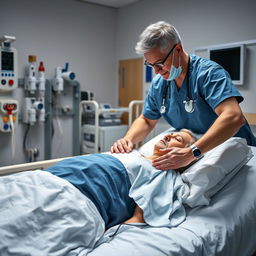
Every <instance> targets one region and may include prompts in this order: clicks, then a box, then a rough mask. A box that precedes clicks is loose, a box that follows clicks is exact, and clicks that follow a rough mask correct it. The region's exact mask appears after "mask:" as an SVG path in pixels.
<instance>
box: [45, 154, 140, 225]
mask: <svg viewBox="0 0 256 256" xmlns="http://www.w3.org/2000/svg"><path fill="white" fill-rule="evenodd" d="M46 171H48V172H50V173H52V174H54V175H56V176H58V177H60V178H63V179H65V180H67V181H69V182H70V183H71V184H73V185H74V186H75V187H77V188H78V189H79V190H80V191H81V192H82V193H83V194H84V195H86V196H87V197H88V198H90V199H91V200H92V202H93V203H94V204H95V205H96V207H97V209H98V211H99V212H100V214H101V216H102V218H103V219H104V221H105V224H106V228H109V227H111V226H114V225H115V224H117V223H120V222H123V221H125V220H127V219H128V218H130V217H131V216H132V214H133V211H134V206H135V204H134V201H133V200H132V199H131V198H130V197H129V196H128V194H129V189H130V186H131V183H130V180H129V178H128V175H127V172H126V170H125V168H124V166H123V165H122V163H121V162H120V161H118V160H117V159H116V158H115V157H113V156H111V155H107V154H93V155H89V156H78V157H72V158H68V159H65V160H63V161H60V162H59V163H57V164H56V165H54V166H52V167H50V168H48V169H46Z"/></svg>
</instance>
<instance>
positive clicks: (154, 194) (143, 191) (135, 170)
mask: <svg viewBox="0 0 256 256" xmlns="http://www.w3.org/2000/svg"><path fill="white" fill-rule="evenodd" d="M112 156H114V157H116V158H117V159H119V160H120V161H121V162H122V163H123V165H124V166H125V168H126V169H127V172H128V175H129V178H130V181H131V184H132V186H131V189H130V192H129V196H130V197H132V198H133V199H134V201H135V202H136V204H137V205H138V206H139V207H140V208H141V209H142V210H143V212H144V219H145V221H146V223H147V224H149V225H151V226H155V227H161V226H167V227H174V226H177V225H179V224H180V223H182V222H183V221H184V220H185V218H186V212H185V208H184V206H183V204H182V203H183V201H184V200H185V198H186V197H187V196H188V194H189V187H188V185H186V184H185V183H183V181H182V179H181V175H180V174H179V173H178V172H176V171H172V170H169V171H161V170H158V169H156V168H154V167H153V166H152V164H151V162H150V161H149V160H147V159H145V158H144V157H142V156H141V155H140V153H139V152H138V151H136V150H134V151H132V152H131V153H129V154H112Z"/></svg>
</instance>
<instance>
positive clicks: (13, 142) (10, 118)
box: [9, 114, 15, 162]
mask: <svg viewBox="0 0 256 256" xmlns="http://www.w3.org/2000/svg"><path fill="white" fill-rule="evenodd" d="M9 120H10V125H11V130H12V162H13V160H14V157H15V130H14V123H13V115H12V114H10V115H9Z"/></svg>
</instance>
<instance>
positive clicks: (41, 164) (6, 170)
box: [0, 157, 70, 176]
mask: <svg viewBox="0 0 256 256" xmlns="http://www.w3.org/2000/svg"><path fill="white" fill-rule="evenodd" d="M67 158H70V157H64V158H56V159H51V160H44V161H38V162H32V163H25V164H15V165H8V166H3V167H0V176H2V175H6V174H12V173H16V172H23V171H31V170H39V169H40V170H44V169H46V168H48V167H50V166H52V165H54V164H56V163H58V162H59V161H61V160H64V159H67Z"/></svg>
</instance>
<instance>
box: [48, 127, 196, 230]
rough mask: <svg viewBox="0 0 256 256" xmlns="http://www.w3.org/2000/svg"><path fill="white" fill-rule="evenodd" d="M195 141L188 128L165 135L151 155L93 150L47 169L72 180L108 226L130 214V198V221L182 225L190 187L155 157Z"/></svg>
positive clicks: (135, 152)
mask: <svg viewBox="0 0 256 256" xmlns="http://www.w3.org/2000/svg"><path fill="white" fill-rule="evenodd" d="M194 141H195V137H194V136H193V135H192V133H191V132H190V131H188V130H185V129H184V130H181V131H179V132H174V133H170V134H168V135H166V136H164V137H163V138H162V139H161V140H160V141H159V142H157V143H156V144H155V146H154V151H153V154H152V155H151V156H150V157H147V158H145V157H143V156H141V155H140V154H139V153H138V152H137V151H133V152H132V153H128V154H93V155H89V156H83V157H76V158H73V159H67V160H64V161H61V162H60V163H58V164H56V165H55V166H53V167H50V168H48V169H46V171H48V172H51V173H52V174H54V175H56V176H58V177H61V178H63V179H65V180H67V181H69V182H70V183H71V184H73V185H74V186H76V187H77V188H78V189H79V190H80V191H81V192H82V193H83V194H84V195H86V196H87V197H88V198H90V199H91V200H92V202H93V203H94V204H95V206H96V207H97V209H98V210H99V212H100V214H101V216H102V218H103V219H104V221H105V224H106V228H109V227H111V226H113V225H115V224H117V223H120V222H123V221H124V220H126V219H127V218H129V217H130V216H131V213H133V209H134V203H133V201H132V200H131V198H132V199H133V200H134V201H135V203H136V204H137V205H138V207H137V208H136V210H135V212H134V213H135V214H134V216H133V217H132V218H130V219H129V220H127V222H126V223H130V222H144V221H145V222H146V223H147V224H149V225H151V226H177V225H178V224H180V223H181V222H182V221H184V219H185V210H184V207H183V205H182V201H183V199H184V197H185V196H186V195H187V193H188V188H187V186H186V184H184V183H183V182H182V179H181V177H180V175H179V174H178V173H177V172H175V171H161V170H157V169H155V168H154V167H153V166H152V164H151V162H150V161H152V160H153V159H155V158H157V157H158V156H160V155H162V154H163V153H162V150H163V149H166V147H168V148H170V147H186V146H189V145H191V144H192V143H194ZM142 210H143V213H142Z"/></svg>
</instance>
